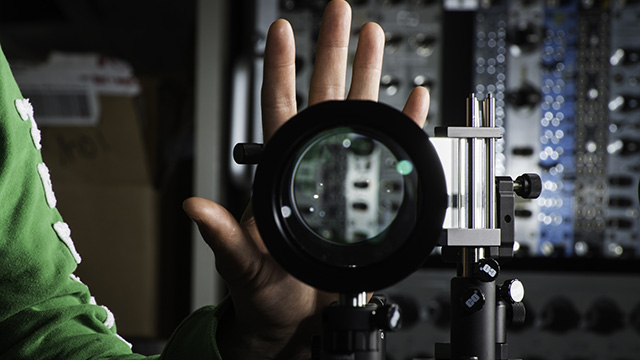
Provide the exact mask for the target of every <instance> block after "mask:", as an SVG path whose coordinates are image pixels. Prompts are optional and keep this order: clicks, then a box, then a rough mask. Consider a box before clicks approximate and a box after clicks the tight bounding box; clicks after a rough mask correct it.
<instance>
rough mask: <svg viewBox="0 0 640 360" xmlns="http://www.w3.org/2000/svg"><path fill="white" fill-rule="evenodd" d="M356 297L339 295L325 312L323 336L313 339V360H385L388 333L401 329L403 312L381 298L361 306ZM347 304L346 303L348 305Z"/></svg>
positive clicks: (358, 297)
mask: <svg viewBox="0 0 640 360" xmlns="http://www.w3.org/2000/svg"><path fill="white" fill-rule="evenodd" d="M363 297H366V294H365V293H362V294H358V295H357V296H345V295H340V300H339V301H338V303H337V304H335V305H333V306H329V307H327V308H325V309H324V311H323V314H322V335H321V336H318V337H316V338H314V342H313V349H312V357H311V359H312V360H384V359H385V357H386V339H385V332H386V331H393V330H395V329H397V328H398V327H399V326H400V322H401V317H400V310H399V307H398V306H397V305H396V304H389V303H386V301H385V300H384V299H382V298H380V297H374V298H373V299H372V300H371V301H370V302H369V303H367V304H362V303H361V302H360V303H359V300H358V299H362V298H363ZM345 300H346V301H345Z"/></svg>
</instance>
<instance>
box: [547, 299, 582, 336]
mask: <svg viewBox="0 0 640 360" xmlns="http://www.w3.org/2000/svg"><path fill="white" fill-rule="evenodd" d="M579 324H580V314H579V313H578V310H577V309H576V307H575V306H574V305H573V304H572V303H571V301H569V300H568V299H567V298H564V297H557V298H555V299H552V300H551V301H549V303H548V304H547V305H545V307H544V308H543V309H542V312H541V314H540V325H541V327H542V328H543V329H545V330H549V331H552V332H557V333H564V332H567V331H569V330H572V329H575V328H577V327H578V325H579Z"/></svg>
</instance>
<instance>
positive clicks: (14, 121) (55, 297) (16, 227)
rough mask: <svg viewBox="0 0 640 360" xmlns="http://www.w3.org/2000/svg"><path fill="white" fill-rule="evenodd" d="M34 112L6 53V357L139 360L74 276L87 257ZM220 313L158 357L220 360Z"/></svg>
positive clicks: (190, 325)
mask: <svg viewBox="0 0 640 360" xmlns="http://www.w3.org/2000/svg"><path fill="white" fill-rule="evenodd" d="M40 148H41V146H40V132H39V130H38V128H37V125H36V122H35V121H34V118H33V108H32V107H31V104H30V103H29V101H28V100H26V99H23V97H22V95H21V93H20V90H19V89H18V86H17V84H16V82H15V80H14V78H13V75H12V74H11V70H10V68H9V64H8V63H7V60H6V58H5V56H4V54H3V52H2V49H1V48H0V359H29V360H34V359H64V360H74V359H127V360H128V359H141V358H144V356H141V355H136V354H132V351H131V347H130V345H129V344H128V343H127V342H126V341H125V340H124V339H122V338H121V337H120V336H118V335H117V333H116V326H115V321H114V316H113V314H111V312H110V311H109V310H108V309H107V308H106V307H105V306H100V305H98V304H97V303H96V300H94V298H93V297H92V296H91V294H90V292H89V288H88V287H87V286H86V285H85V284H83V283H82V282H81V281H80V279H78V278H77V277H76V276H74V275H73V272H74V271H75V269H76V266H77V265H78V264H79V263H80V261H81V257H80V254H78V253H77V252H76V250H75V247H74V245H73V241H72V240H71V237H70V229H69V227H68V226H67V225H66V223H64V221H63V219H62V217H61V216H60V214H59V213H58V210H56V208H55V205H56V199H55V193H54V192H53V191H52V186H51V181H50V179H49V173H48V169H47V167H46V165H45V164H44V163H43V162H42V157H41V154H40ZM218 310H219V309H216V308H215V307H212V306H211V307H204V308H202V309H200V310H198V311H196V312H194V313H193V314H192V315H190V316H189V317H188V318H187V319H185V320H184V322H183V323H182V324H181V325H180V326H179V327H178V329H176V331H175V333H174V334H173V335H172V337H171V339H170V340H169V342H168V344H167V346H166V348H165V349H164V351H163V353H162V355H159V356H154V357H152V358H153V359H156V358H158V359H189V360H190V359H219V358H220V354H219V352H218V348H217V345H216V342H215V331H216V326H217V317H216V311H218Z"/></svg>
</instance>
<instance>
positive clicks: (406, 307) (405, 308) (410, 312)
mask: <svg viewBox="0 0 640 360" xmlns="http://www.w3.org/2000/svg"><path fill="white" fill-rule="evenodd" d="M389 302H391V303H395V304H397V305H398V306H399V307H400V313H401V315H402V328H403V329H407V328H410V327H412V326H414V325H416V324H418V323H420V322H422V321H424V319H423V314H422V313H421V309H420V305H419V304H418V301H416V300H415V299H414V298H413V297H410V296H406V295H400V294H398V295H389Z"/></svg>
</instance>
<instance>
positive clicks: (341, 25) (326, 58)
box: [309, 0, 351, 105]
mask: <svg viewBox="0 0 640 360" xmlns="http://www.w3.org/2000/svg"><path fill="white" fill-rule="evenodd" d="M350 31H351V7H350V6H349V4H348V3H347V2H346V1H344V0H334V1H331V2H329V4H328V5H327V7H326V9H325V11H324V16H323V17H322V25H321V26H320V33H319V35H318V46H317V53H316V63H315V68H314V70H313V75H312V76H311V85H310V89H309V105H313V104H317V103H319V102H322V101H326V100H343V99H344V93H345V78H346V73H347V58H348V53H349V34H350Z"/></svg>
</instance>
